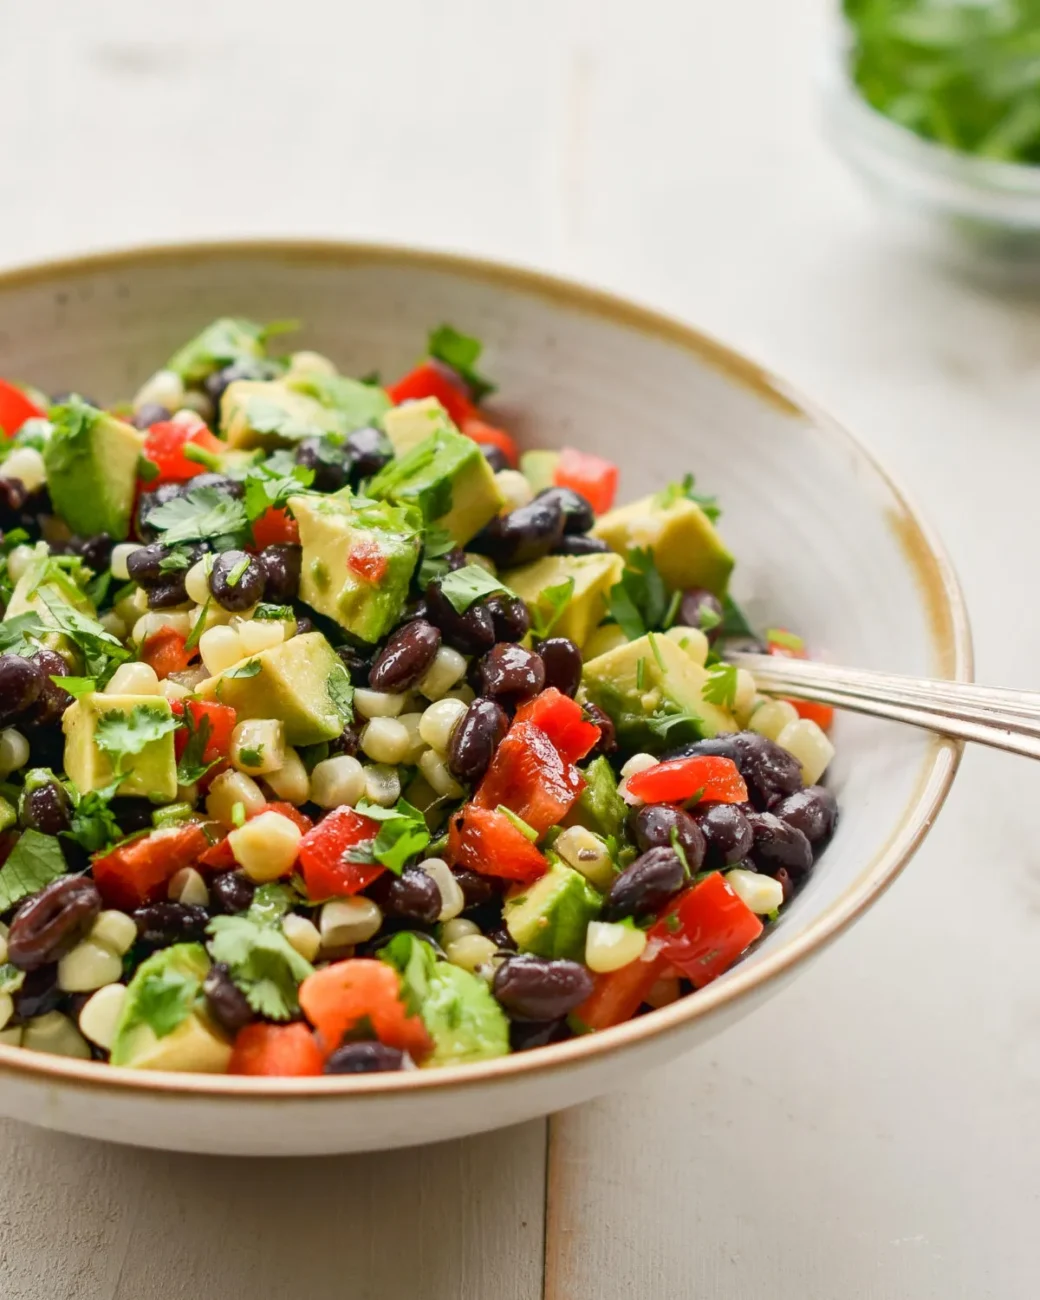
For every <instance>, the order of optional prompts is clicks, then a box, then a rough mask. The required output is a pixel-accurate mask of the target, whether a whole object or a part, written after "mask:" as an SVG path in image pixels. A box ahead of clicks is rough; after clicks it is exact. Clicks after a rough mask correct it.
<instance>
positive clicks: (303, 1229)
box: [0, 0, 1040, 1300]
mask: <svg viewBox="0 0 1040 1300" xmlns="http://www.w3.org/2000/svg"><path fill="white" fill-rule="evenodd" d="M821 18H822V11H821V5H820V4H819V3H816V2H814V3H805V2H804V0H803V3H802V4H794V3H786V4H785V3H779V0H726V3H725V4H719V3H717V2H716V0H642V3H640V4H638V5H637V4H622V3H620V2H618V0H527V3H525V4H522V5H514V4H506V3H495V0H491V2H490V3H489V2H488V0H439V2H437V3H435V2H434V0H410V2H406V0H381V3H379V4H357V3H354V4H351V3H342V2H341V3H334V0H294V3H293V4H292V5H288V6H286V5H277V6H275V5H262V4H260V3H257V2H256V0H225V2H224V3H220V2H219V0H218V2H217V3H214V2H213V0H207V2H205V3H204V2H203V0H181V3H179V4H178V5H176V6H172V5H163V6H153V5H141V4H135V3H133V0H107V3H102V4H97V5H73V4H72V3H71V0H66V2H65V3H64V4H63V3H60V2H59V0H34V2H33V3H32V4H31V5H30V4H29V3H28V0H7V3H6V4H5V5H4V6H3V7H2V8H0V86H2V88H3V97H4V109H3V113H2V114H0V158H2V160H3V167H2V179H0V261H3V262H4V263H14V262H18V261H25V260H28V259H31V258H35V257H42V256H47V255H51V254H54V253H64V252H70V251H75V250H80V249H84V248H89V247H95V246H106V245H108V246H111V245H115V244H118V243H120V242H130V241H136V242H142V241H150V240H160V239H166V238H180V237H191V236H208V235H213V234H220V235H233V234H261V233H295V234H320V235H351V236H372V237H381V238H388V239H396V240H410V241H414V242H420V243H427V244H435V245H442V246H449V247H456V248H462V249H467V250H471V251H477V252H484V253H488V254H492V255H501V256H505V257H511V258H515V259H518V260H523V261H528V262H532V263H537V264H541V265H544V266H548V267H550V268H558V269H563V270H566V271H569V272H572V273H576V274H579V275H580V276H582V277H584V278H587V279H592V280H596V281H600V282H602V283H605V284H607V285H610V286H613V287H616V288H619V289H621V290H623V291H627V292H630V293H632V294H633V295H635V296H638V297H640V298H643V299H645V300H648V301H651V302H653V303H656V304H658V305H661V306H664V307H665V308H668V309H670V310H672V311H674V312H676V313H677V314H680V315H683V316H686V317H688V318H690V319H692V320H694V321H696V322H697V323H699V324H702V325H703V326H705V327H706V328H708V329H709V330H712V331H715V332H717V333H719V334H720V335H722V336H724V337H726V338H727V339H729V340H731V341H733V342H734V343H736V344H737V345H738V346H741V347H743V348H744V349H746V350H748V351H750V352H751V353H752V354H755V355H757V356H758V357H759V358H760V359H762V360H764V361H765V362H766V363H768V364H769V365H771V366H772V367H773V368H775V369H777V370H779V371H781V372H782V373H784V374H785V375H787V376H789V377H790V378H791V379H792V380H794V381H795V382H797V383H799V384H801V385H802V386H803V387H804V388H806V389H807V390H808V391H810V392H812V393H814V394H815V395H816V396H817V397H818V398H819V399H820V400H821V401H822V402H823V403H824V404H826V405H829V406H830V408H831V409H832V410H833V411H834V412H835V413H836V414H837V415H838V416H839V417H841V418H842V419H844V420H845V421H846V422H847V423H848V424H850V425H851V426H852V427H853V428H854V429H856V430H858V431H859V432H860V434H861V435H862V436H863V437H864V438H865V439H866V440H867V441H868V442H869V443H870V444H871V445H872V446H874V447H875V448H876V449H877V450H878V451H879V452H881V453H882V454H883V456H884V457H885V459H886V460H887V461H888V463H889V464H890V465H891V466H892V468H893V469H894V470H895V471H896V472H898V473H900V474H901V475H902V476H903V478H904V479H905V480H906V481H908V482H909V483H910V484H911V485H912V487H913V489H914V491H915V493H916V496H917V497H918V499H919V500H920V501H921V502H922V503H923V504H924V506H925V507H926V510H927V511H928V512H929V513H930V515H931V517H932V518H933V520H934V521H935V522H936V523H937V524H938V525H939V527H940V529H941V530H942V532H943V533H944V534H945V537H946V539H947V541H948V543H949V544H950V547H951V549H952V551H953V555H954V558H955V561H956V562H957V564H958V566H959V568H960V572H961V575H962V577H963V580H964V583H965V587H966V591H967V595H968V599H969V603H970V605H971V607H972V610H973V613H974V619H975V628H976V635H977V647H978V661H979V664H978V666H979V675H980V677H981V678H982V679H984V680H987V681H991V682H1000V681H1006V682H1008V683H1014V684H1018V685H1021V686H1030V687H1034V688H1036V687H1037V686H1040V680H1038V679H1040V666H1038V658H1037V653H1036V652H1037V645H1038V634H1040V612H1038V608H1037V601H1036V594H1035V593H1036V560H1035V557H1036V554H1037V543H1038V541H1040V526H1038V525H1037V523H1036V522H1035V520H1036V512H1035V504H1036V488H1035V483H1036V479H1037V475H1038V473H1040V315H1038V313H1037V311H1036V309H1035V308H1032V307H1029V306H1027V305H1015V304H1008V303H1001V302H998V301H995V300H992V299H989V298H987V297H984V296H981V295H980V294H979V293H977V292H975V291H972V290H970V289H968V288H965V287H962V286H960V285H958V284H955V283H953V282H951V281H949V280H946V279H944V278H942V277H941V276H939V275H938V274H936V273H935V272H933V271H931V270H929V269H927V268H924V267H921V266H919V265H917V264H915V263H913V262H912V261H910V260H908V259H907V258H906V257H904V256H903V255H902V254H901V253H900V252H899V251H898V250H897V249H895V248H894V247H893V246H892V245H891V243H890V242H889V240H888V239H887V237H886V234H885V232H884V230H883V229H882V228H881V227H880V226H879V225H876V224H875V222H874V220H873V218H872V214H871V213H870V212H869V210H868V209H867V208H866V206H865V205H864V203H863V202H862V201H861V198H860V196H859V194H858V192H857V190H856V189H855V187H854V186H853V184H852V183H851V181H849V180H848V179H847V177H846V176H845V174H844V172H843V171H842V170H841V168H840V167H839V165H838V164H837V163H836V162H835V161H834V160H833V159H832V157H831V156H830V155H829V154H828V152H827V150H826V148H825V147H824V145H823V144H822V143H821V141H820V139H819V137H818V131H817V123H816V121H815V101H814V94H813V88H812V68H813V64H814V60H815V55H816V43H817V41H818V39H819V35H820V31H821ZM156 310H157V311H161V310H162V304H161V303H156ZM1036 789H1037V773H1036V771H1035V770H1034V769H1033V768H1031V767H1030V766H1029V765H1028V764H1026V763H1025V762H1021V761H1013V760H1010V759H1003V758H1000V757H997V756H993V755H990V754H982V753H972V754H969V755H968V757H967V759H966V761H965V763H964V766H963V768H962V772H961V776H960V777H959V779H958V783H957V787H956V790H955V793H954V795H953V797H952V798H951V800H950V803H949V805H948V807H947V810H946V812H945V813H944V814H943V817H942V820H941V822H940V824H939V827H938V829H937V830H936V831H935V833H934V834H933V835H932V836H931V838H930V839H929V841H928V843H927V846H926V847H925V849H924V850H923V851H922V852H921V854H920V855H919V857H918V859H917V860H916V861H915V863H914V866H913V868H912V869H911V871H910V872H909V873H908V874H907V875H906V877H905V878H904V879H903V881H902V882H901V883H900V884H899V885H898V887H897V888H896V889H894V890H893V891H892V892H891V893H890V894H889V895H887V896H886V897H885V899H884V900H883V901H882V902H881V903H880V904H879V905H878V906H877V908H876V909H875V910H874V911H873V912H872V913H871V914H870V916H869V917H868V918H867V919H866V920H865V921H864V922H863V923H862V924H861V925H860V926H859V927H858V928H857V929H856V930H855V931H854V932H853V933H852V934H851V935H849V936H848V937H846V938H845V939H844V940H843V941H842V942H841V943H840V944H839V945H838V946H837V948H836V949H833V950H832V951H831V952H830V953H829V954H828V955H827V956H826V957H825V958H824V959H823V960H821V961H820V962H819V964H818V965H817V966H816V967H814V968H813V970H812V971H811V972H810V973H808V974H807V975H806V976H805V978H804V979H803V980H802V981H801V982H800V983H799V984H797V985H796V986H795V987H794V989H792V990H791V991H789V992H788V993H787V994H785V995H784V996H782V997H781V998H779V999H778V1000H777V1001H775V1002H774V1003H772V1004H770V1006H769V1008H768V1009H767V1010H766V1011H764V1012H762V1013H760V1014H759V1015H758V1016H756V1017H753V1018H751V1019H750V1020H748V1021H745V1022H744V1023H743V1024H742V1025H741V1026H740V1027H739V1028H737V1029H735V1030H733V1031H732V1032H730V1033H729V1034H728V1035H727V1036H726V1037H724V1038H723V1039H720V1040H718V1041H716V1042H715V1043H712V1044H711V1045H710V1046H709V1048H708V1049H707V1050H704V1051H702V1052H700V1053H699V1054H697V1055H695V1056H693V1057H690V1058H687V1059H685V1060H681V1061H679V1062H678V1063H677V1064H675V1065H673V1066H672V1067H670V1068H668V1069H667V1070H664V1071H662V1072H661V1073H659V1074H657V1075H655V1076H652V1077H650V1078H647V1079H645V1080H644V1081H643V1082H642V1083H641V1084H639V1085H638V1086H637V1087H636V1088H634V1089H633V1090H631V1091H630V1092H628V1093H625V1094H622V1095H620V1096H615V1097H612V1098H610V1099H608V1100H604V1101H601V1102H598V1103H595V1104H593V1105H590V1106H587V1107H584V1108H582V1109H579V1110H576V1111H574V1112H570V1113H566V1114H563V1115H559V1116H557V1117H556V1118H554V1119H553V1120H552V1121H551V1122H550V1123H548V1124H545V1123H540V1122H539V1123H532V1124H529V1125H526V1126H524V1127H523V1128H520V1129H518V1130H514V1131H510V1132H504V1133H500V1134H497V1135H495V1136H491V1137H486V1138H481V1139H477V1140H473V1141H468V1142H459V1143H455V1144H451V1145H447V1146H442V1147H435V1148H428V1149H425V1150H420V1151H414V1152H398V1153H393V1154H390V1155H388V1156H385V1157H381V1156H372V1157H365V1158H357V1159H352V1158H351V1159H328V1160H324V1161H309V1162H306V1163H305V1162H283V1163H278V1162H266V1161H265V1162H261V1163H244V1162H243V1163H232V1162H227V1161H219V1160H200V1159H194V1158H189V1157H180V1156H167V1155H162V1154H153V1153H144V1152H137V1151H130V1150H122V1149H119V1148H116V1147H104V1146H97V1145H93V1144H90V1143H87V1142H83V1141H77V1140H73V1139H69V1138H63V1137H60V1136H55V1135H49V1134H45V1133H41V1132H35V1131H32V1130H29V1129H25V1128H22V1127H19V1126H17V1125H15V1124H2V1125H0V1144H2V1148H0V1149H2V1155H0V1167H2V1168H3V1171H4V1173H3V1183H4V1194H3V1196H2V1197H0V1295H2V1296H3V1297H4V1298H5V1300H65V1298H66V1297H69V1298H71V1297H75V1298H76V1300H158V1298H159V1297H162V1298H163V1300H168V1298H174V1297H181V1296H183V1297H186V1298H190V1300H209V1298H210V1297H214V1298H219V1300H223V1298H224V1297H228V1298H230V1300H237V1297H245V1296H249V1297H250V1298H251V1300H274V1297H283V1296H295V1295H299V1296H305V1297H307V1300H326V1297H328V1298H329V1300H331V1298H332V1297H337V1298H338V1297H347V1296H349V1297H359V1298H360V1297H397V1296H406V1295H422V1296H423V1297H431V1298H432V1300H440V1297H446V1298H447V1297H451V1298H453V1300H454V1298H455V1297H458V1298H460V1300H487V1298H489V1297H495V1298H496V1300H530V1298H532V1297H539V1296H542V1295H546V1296H549V1297H552V1298H553V1300H564V1298H566V1300H571V1298H572V1297H573V1298H579V1297H585V1296H596V1297H602V1298H603V1300H614V1298H615V1297H622V1296H624V1297H628V1296H638V1297H644V1296H645V1297H651V1296H654V1297H657V1296H660V1297H673V1296H674V1297H680V1296H681V1297H686V1296H690V1297H693V1296H697V1297H708V1296H711V1297H715V1300H738V1298H739V1300H758V1298H759V1297H768V1298H769V1300H881V1298H884V1300H907V1298H909V1297H913V1300H931V1298H933V1297H934V1298H935V1300H961V1298H963V1300H982V1298H983V1297H995V1298H996V1300H1026V1297H1033V1296H1035V1295H1036V1294H1037V1267H1036V1266H1037V1264H1038V1262H1040V1249H1038V1246H1037V1231H1036V1229H1037V1222H1038V1210H1040V1205H1038V1199H1040V1197H1038V1189H1040V1174H1038V1170H1040V1105H1038V1102H1040V962H1038V960H1037V954H1038V952H1040V945H1038V937H1040V850H1038V848H1037V841H1036V839H1035V838H1034V830H1035V826H1036V813H1035V806H1036V796H1035V792H1036Z"/></svg>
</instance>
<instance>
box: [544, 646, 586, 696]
mask: <svg viewBox="0 0 1040 1300" xmlns="http://www.w3.org/2000/svg"><path fill="white" fill-rule="evenodd" d="M536 649H537V651H538V653H539V654H540V655H541V656H542V663H543V664H544V665H545V684H546V686H555V687H556V689H557V690H558V691H561V692H562V693H563V694H564V695H570V696H572V697H573V696H574V695H576V694H577V693H578V687H579V686H580V685H581V651H580V650H579V649H578V647H577V646H576V645H575V644H574V642H573V641H572V640H571V639H570V638H569V637H566V636H551V637H547V638H546V639H545V640H544V641H539V642H538V645H537V646H536Z"/></svg>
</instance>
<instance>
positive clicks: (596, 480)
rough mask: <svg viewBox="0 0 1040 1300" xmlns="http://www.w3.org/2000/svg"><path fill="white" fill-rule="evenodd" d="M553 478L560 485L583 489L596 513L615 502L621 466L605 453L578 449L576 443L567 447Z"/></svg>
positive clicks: (562, 452) (580, 490)
mask: <svg viewBox="0 0 1040 1300" xmlns="http://www.w3.org/2000/svg"><path fill="white" fill-rule="evenodd" d="M553 482H554V483H555V484H556V486H557V487H567V488H571V489H572V490H573V491H574V492H580V493H581V495H582V496H583V497H584V498H585V500H586V501H588V503H589V505H591V506H592V508H593V510H595V512H596V514H598V515H601V514H603V513H604V512H605V511H607V510H609V509H610V507H611V506H612V505H613V504H614V497H615V496H616V495H617V485H618V467H617V466H616V465H615V464H614V463H613V462H612V461H609V460H604V459H603V457H602V456H593V455H592V454H591V452H587V451H577V450H575V448H574V447H564V449H563V450H562V451H561V452H560V459H559V460H558V461H557V462H556V470H555V472H554V474H553Z"/></svg>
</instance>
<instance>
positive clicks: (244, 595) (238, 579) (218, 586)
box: [209, 550, 266, 613]
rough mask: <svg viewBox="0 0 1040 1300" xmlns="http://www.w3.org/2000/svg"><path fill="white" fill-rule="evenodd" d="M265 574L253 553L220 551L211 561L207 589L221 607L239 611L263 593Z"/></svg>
mask: <svg viewBox="0 0 1040 1300" xmlns="http://www.w3.org/2000/svg"><path fill="white" fill-rule="evenodd" d="M265 580H266V574H265V572H264V569H263V566H262V565H261V564H260V561H259V560H258V559H257V558H256V556H255V555H249V554H248V553H247V552H246V551H238V550H235V551H224V552H223V554H221V555H218V556H217V558H216V559H215V560H214V561H213V568H212V570H211V572H210V575H209V589H210V591H211V592H212V593H213V599H214V600H215V601H216V602H217V604H218V605H220V607H221V608H222V609H227V610H233V611H235V612H237V613H241V612H242V610H244V609H248V608H249V607H250V605H255V604H256V602H257V601H258V600H259V599H260V598H261V597H262V596H263V594H264V583H265Z"/></svg>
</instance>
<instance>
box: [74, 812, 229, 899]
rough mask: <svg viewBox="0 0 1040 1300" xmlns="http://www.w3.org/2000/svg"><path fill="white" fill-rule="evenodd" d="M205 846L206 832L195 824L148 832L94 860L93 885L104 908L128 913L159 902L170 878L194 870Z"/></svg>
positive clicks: (207, 843) (118, 845) (206, 841)
mask: <svg viewBox="0 0 1040 1300" xmlns="http://www.w3.org/2000/svg"><path fill="white" fill-rule="evenodd" d="M208 846H209V840H208V838H207V837H206V832H205V831H204V830H203V829H202V827H201V826H199V825H198V824H197V823H194V822H192V823H190V824H188V825H184V826H170V827H167V828H166V829H164V830H158V831H151V832H150V833H149V834H148V835H143V836H142V837H141V838H140V839H136V840H129V841H128V842H127V843H126V844H117V845H116V847H115V848H114V849H111V850H110V851H109V852H108V853H105V854H102V855H101V856H100V857H96V858H95V859H94V862H93V870H94V883H95V884H96V885H97V887H98V889H99V890H100V892H101V897H102V898H103V899H104V900H105V905H106V906H107V907H118V908H120V909H121V910H122V911H124V912H131V911H133V909H134V908H135V907H142V906H143V905H144V904H145V903H154V902H155V901H156V900H157V899H159V898H162V897H163V896H164V894H165V891H166V885H167V883H168V882H169V880H170V879H171V877H173V876H175V875H176V874H177V872H178V871H180V869H181V868H182V867H191V866H194V865H195V863H196V862H197V861H198V860H199V858H200V857H201V856H202V854H203V853H204V852H205V850H206V849H207V848H208Z"/></svg>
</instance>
